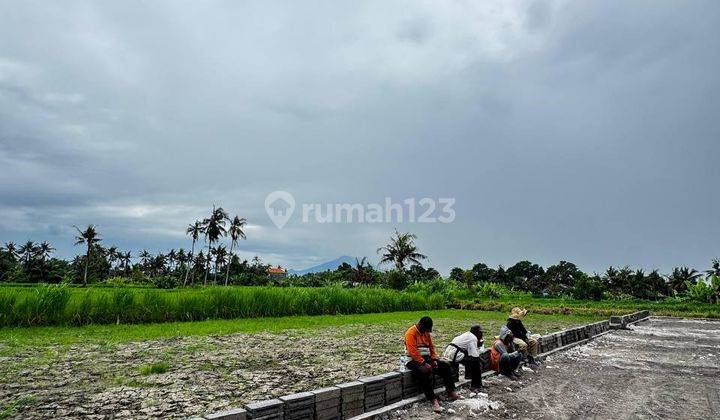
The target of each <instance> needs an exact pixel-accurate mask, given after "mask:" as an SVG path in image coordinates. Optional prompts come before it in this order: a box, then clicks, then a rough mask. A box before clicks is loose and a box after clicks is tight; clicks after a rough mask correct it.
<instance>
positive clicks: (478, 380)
mask: <svg viewBox="0 0 720 420" xmlns="http://www.w3.org/2000/svg"><path fill="white" fill-rule="evenodd" d="M484 350H485V348H484V347H483V330H482V328H480V326H479V325H473V326H472V327H470V331H468V332H464V333H462V334H460V335H458V336H457V337H455V338H453V340H452V342H451V343H450V344H449V345H448V346H447V347H446V348H445V352H444V353H443V358H445V359H447V360H448V361H449V362H450V364H451V365H452V366H453V368H454V369H457V366H458V364H462V365H464V366H465V379H470V380H471V382H470V390H471V391H475V392H477V391H478V390H479V389H480V388H481V387H482V361H481V360H480V353H481V352H483V351H484Z"/></svg>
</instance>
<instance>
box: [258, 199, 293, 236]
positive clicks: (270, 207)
mask: <svg viewBox="0 0 720 420" xmlns="http://www.w3.org/2000/svg"><path fill="white" fill-rule="evenodd" d="M265 211H266V212H267V214H268V216H269V217H270V220H272V222H273V223H274V224H275V226H277V228H278V229H282V228H283V226H285V224H287V222H288V221H289V220H290V217H291V216H292V214H293V211H295V198H294V197H293V196H292V194H290V193H289V192H287V191H273V192H271V193H270V194H268V196H267V197H265Z"/></svg>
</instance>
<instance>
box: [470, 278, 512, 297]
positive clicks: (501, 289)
mask: <svg viewBox="0 0 720 420" xmlns="http://www.w3.org/2000/svg"><path fill="white" fill-rule="evenodd" d="M476 289H477V295H478V296H479V297H482V298H499V297H502V296H506V295H510V294H511V292H510V290H509V289H508V288H507V286H505V285H502V284H499V283H492V282H484V283H480V284H479V285H478V286H477V288H476Z"/></svg>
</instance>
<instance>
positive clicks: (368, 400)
mask: <svg viewBox="0 0 720 420" xmlns="http://www.w3.org/2000/svg"><path fill="white" fill-rule="evenodd" d="M358 382H362V383H363V384H364V385H365V411H366V412H368V411H373V410H377V409H378V408H380V407H383V406H384V405H385V378H384V377H383V376H382V375H378V376H368V377H365V378H360V379H358Z"/></svg>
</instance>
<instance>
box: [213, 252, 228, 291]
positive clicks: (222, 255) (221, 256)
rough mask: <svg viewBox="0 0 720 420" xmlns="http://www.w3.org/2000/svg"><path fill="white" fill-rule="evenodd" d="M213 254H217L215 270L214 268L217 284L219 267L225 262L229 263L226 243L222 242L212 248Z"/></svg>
mask: <svg viewBox="0 0 720 420" xmlns="http://www.w3.org/2000/svg"><path fill="white" fill-rule="evenodd" d="M212 254H213V255H214V256H215V264H214V270H213V282H214V283H215V284H217V274H218V268H219V267H222V266H223V264H226V263H227V255H228V252H227V248H225V245H223V244H220V245H218V246H216V247H215V248H212Z"/></svg>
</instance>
